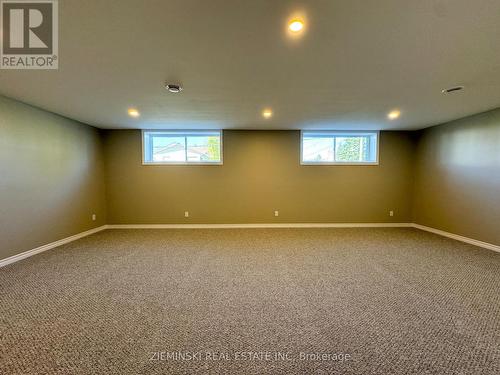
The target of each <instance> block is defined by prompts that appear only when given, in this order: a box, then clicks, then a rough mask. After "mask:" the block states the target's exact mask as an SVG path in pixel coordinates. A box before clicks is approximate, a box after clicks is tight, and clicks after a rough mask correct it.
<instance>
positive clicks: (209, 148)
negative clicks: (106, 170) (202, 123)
mask: <svg viewBox="0 0 500 375" xmlns="http://www.w3.org/2000/svg"><path fill="white" fill-rule="evenodd" d="M142 152H143V164H205V165H210V164H215V165H217V164H222V131H220V130H190V131H175V130H164V131H159V130H144V131H143V132H142Z"/></svg>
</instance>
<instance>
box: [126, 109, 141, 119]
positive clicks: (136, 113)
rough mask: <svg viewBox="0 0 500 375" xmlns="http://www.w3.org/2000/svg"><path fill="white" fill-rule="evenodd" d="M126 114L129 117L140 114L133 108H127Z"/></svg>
mask: <svg viewBox="0 0 500 375" xmlns="http://www.w3.org/2000/svg"><path fill="white" fill-rule="evenodd" d="M128 115H129V116H130V117H139V116H140V115H141V114H140V113H139V111H138V110H137V109H135V108H129V109H128Z"/></svg>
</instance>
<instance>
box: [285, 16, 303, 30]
mask: <svg viewBox="0 0 500 375" xmlns="http://www.w3.org/2000/svg"><path fill="white" fill-rule="evenodd" d="M303 28H304V22H303V21H301V20H297V19H294V20H292V21H290V23H289V24H288V29H289V30H290V31H291V32H292V33H298V32H300V31H302V29H303Z"/></svg>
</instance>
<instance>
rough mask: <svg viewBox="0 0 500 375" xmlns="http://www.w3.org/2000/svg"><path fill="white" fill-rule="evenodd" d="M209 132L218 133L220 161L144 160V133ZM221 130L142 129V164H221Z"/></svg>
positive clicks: (184, 133)
mask: <svg viewBox="0 0 500 375" xmlns="http://www.w3.org/2000/svg"><path fill="white" fill-rule="evenodd" d="M204 131H207V132H211V133H219V136H220V161H217V162H194V161H191V162H188V161H174V162H147V161H145V160H144V151H145V150H144V133H169V134H182V135H186V134H189V133H200V132H204ZM223 135H224V134H223V131H222V130H211V129H189V130H169V129H164V130H158V129H154V130H148V129H144V130H142V131H141V145H142V147H141V154H142V155H141V157H142V165H148V166H151V165H152V166H154V165H223V164H224V137H223Z"/></svg>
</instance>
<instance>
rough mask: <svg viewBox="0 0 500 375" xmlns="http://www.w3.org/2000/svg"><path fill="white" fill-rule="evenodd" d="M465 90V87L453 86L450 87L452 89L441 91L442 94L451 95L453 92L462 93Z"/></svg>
mask: <svg viewBox="0 0 500 375" xmlns="http://www.w3.org/2000/svg"><path fill="white" fill-rule="evenodd" d="M463 89H464V87H463V86H453V87H450V88H447V89H443V90H441V92H442V93H443V94H451V93H452V92H456V91H462V90H463Z"/></svg>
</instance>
